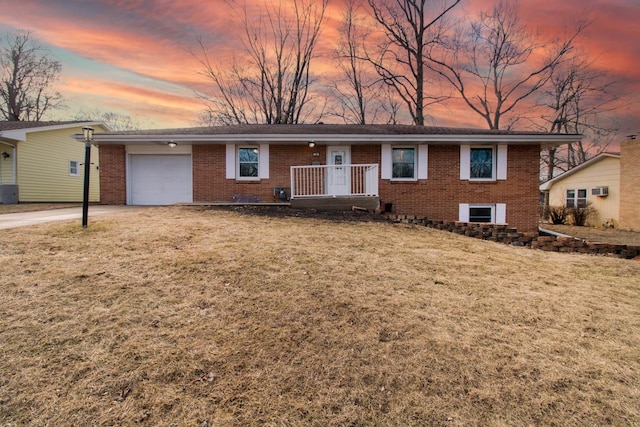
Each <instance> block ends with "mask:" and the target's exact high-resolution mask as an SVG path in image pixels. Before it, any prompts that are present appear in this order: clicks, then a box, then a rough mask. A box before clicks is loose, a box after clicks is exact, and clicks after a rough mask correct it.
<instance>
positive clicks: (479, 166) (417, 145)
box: [76, 124, 581, 231]
mask: <svg viewBox="0 0 640 427" xmlns="http://www.w3.org/2000/svg"><path fill="white" fill-rule="evenodd" d="M76 137H77V138H78V139H81V138H82V137H81V136H76ZM580 138H581V136H580V135H558V134H546V133H535V132H516V131H498V130H479V129H454V128H443V127H426V126H407V125H331V124H315V125H234V126H217V127H201V128H186V129H168V130H167V129H163V130H146V131H126V132H106V133H96V134H95V135H94V144H96V145H97V146H98V147H99V152H100V201H101V203H104V204H130V205H167V204H173V203H197V202H234V201H235V202H274V201H276V202H290V203H291V206H294V207H319V208H322V207H327V208H329V207H333V208H348V209H351V207H352V206H362V207H367V208H376V207H378V206H381V207H382V208H383V209H384V208H385V207H386V208H387V209H391V210H392V211H393V213H395V214H409V215H420V216H426V217H428V218H430V219H435V220H444V221H462V222H483V223H484V222H486V223H495V224H508V225H509V226H511V227H514V228H517V229H518V230H519V231H536V230H537V227H538V205H539V190H538V177H539V158H540V150H541V149H542V148H544V147H548V146H553V145H559V144H565V143H569V142H575V141H578V140H580Z"/></svg>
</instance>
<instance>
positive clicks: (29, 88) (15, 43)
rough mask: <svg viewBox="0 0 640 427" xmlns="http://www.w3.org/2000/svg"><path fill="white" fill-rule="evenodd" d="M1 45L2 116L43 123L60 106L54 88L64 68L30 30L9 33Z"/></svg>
mask: <svg viewBox="0 0 640 427" xmlns="http://www.w3.org/2000/svg"><path fill="white" fill-rule="evenodd" d="M2 42H3V43H2V44H1V45H0V114H2V117H3V118H4V119H6V120H35V121H37V120H40V119H41V118H42V117H43V116H44V114H45V113H46V112H47V111H49V110H52V109H55V108H57V107H59V106H60V104H61V100H62V96H61V95H60V93H58V92H55V91H54V90H53V89H52V86H53V84H54V83H55V82H56V81H57V80H58V78H59V77H60V72H61V70H62V66H61V65H60V62H59V61H57V60H55V59H53V58H52V57H51V56H50V54H49V52H48V51H47V50H46V49H45V48H44V47H43V46H41V45H40V44H39V43H37V42H36V41H35V40H34V39H33V37H32V33H31V32H30V31H17V32H16V33H15V34H9V35H7V36H6V38H5V40H2Z"/></svg>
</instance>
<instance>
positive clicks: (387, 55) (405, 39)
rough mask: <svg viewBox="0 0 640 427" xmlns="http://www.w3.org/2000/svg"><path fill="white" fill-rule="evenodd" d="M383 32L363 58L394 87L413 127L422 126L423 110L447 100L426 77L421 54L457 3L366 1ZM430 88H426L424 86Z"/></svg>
mask: <svg viewBox="0 0 640 427" xmlns="http://www.w3.org/2000/svg"><path fill="white" fill-rule="evenodd" d="M367 2H368V4H369V7H370V8H371V12H372V15H373V18H374V20H375V21H376V22H377V23H378V24H379V25H380V26H381V28H382V30H383V31H384V34H385V37H384V40H383V41H382V42H381V43H380V44H379V46H378V48H377V52H376V53H375V54H371V55H368V56H367V59H368V60H369V62H370V63H371V64H372V65H373V66H374V67H375V70H376V72H377V73H378V75H379V76H380V78H381V79H382V81H383V82H384V83H386V84H387V85H389V86H391V87H393V88H394V90H395V91H396V92H397V94H398V96H399V97H400V98H401V99H402V101H403V102H404V104H405V105H406V106H407V108H408V109H409V113H410V114H411V118H412V120H413V122H414V124H416V125H424V118H425V108H426V107H428V106H429V105H432V104H435V103H441V102H443V101H445V100H446V99H448V98H449V96H448V95H446V94H441V93H440V91H439V90H437V88H436V85H435V83H434V82H432V81H430V80H429V79H428V76H427V71H428V68H427V67H426V66H425V55H426V53H427V52H428V50H429V49H430V46H431V45H433V44H435V43H437V42H438V41H439V39H440V38H441V36H442V33H443V31H444V30H445V27H444V20H443V18H444V17H445V15H446V14H447V13H448V12H449V11H450V10H451V9H453V8H454V7H455V6H456V5H457V4H458V3H460V0H454V1H452V2H451V3H450V4H449V3H448V1H446V0H445V1H444V3H443V4H438V5H437V6H436V4H437V2H436V1H434V0H431V1H429V0H367ZM429 84H431V85H432V86H431V87H429V88H427V87H426V86H427V85H429Z"/></svg>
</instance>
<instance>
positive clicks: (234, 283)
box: [0, 207, 640, 426]
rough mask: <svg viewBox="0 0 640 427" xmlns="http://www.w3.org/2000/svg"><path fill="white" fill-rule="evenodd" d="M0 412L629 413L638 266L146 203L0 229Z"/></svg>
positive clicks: (85, 418) (81, 420) (168, 417)
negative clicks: (83, 221) (80, 218)
mask: <svg viewBox="0 0 640 427" xmlns="http://www.w3.org/2000/svg"><path fill="white" fill-rule="evenodd" d="M0 238H1V239H2V241H3V242H5V243H3V245H2V246H0V264H1V265H2V270H3V271H2V275H1V276H0V292H1V294H2V300H1V303H0V340H1V342H2V347H1V350H0V351H1V353H2V357H0V423H1V424H3V425H138V424H140V425H160V426H162V425H166V426H170V425H205V423H206V424H207V425H211V426H213V425H231V426H235V425H237V426H247V425H274V426H275V425H311V426H342V425H353V426H356V425H415V426H421V425H453V426H456V425H484V426H499V425H576V426H579V425H580V426H581V425H637V424H639V423H640V408H639V406H638V403H637V402H638V401H640V389H639V388H638V384H640V332H639V331H640V299H639V297H640V295H639V294H640V279H639V277H640V263H637V262H633V261H626V260H620V259H615V258H606V257H590V256H580V255H562V254H552V253H545V252H540V251H534V250H530V249H523V248H512V247H509V246H505V245H500V244H493V243H490V242H485V241H479V240H473V239H468V238H465V237H461V236H457V235H453V234H450V233H446V232H439V231H436V230H430V229H427V228H422V227H409V226H403V225H399V224H390V223H382V222H372V221H369V222H362V221H344V222H338V221H332V220H327V219H314V218H296V217H286V218H283V217H270V216H259V215H246V214H243V213H242V212H230V211H225V210H200V211H198V210H194V209H186V208H178V207H172V208H152V209H145V210H142V211H136V212H135V213H132V214H118V215H112V216H108V215H105V216H101V217H99V218H95V219H94V220H93V221H92V223H91V224H90V226H89V228H88V229H87V230H83V229H82V228H81V227H80V226H79V225H75V224H71V223H70V222H68V223H57V224H43V225H38V226H34V227H30V228H29V229H12V230H2V231H0Z"/></svg>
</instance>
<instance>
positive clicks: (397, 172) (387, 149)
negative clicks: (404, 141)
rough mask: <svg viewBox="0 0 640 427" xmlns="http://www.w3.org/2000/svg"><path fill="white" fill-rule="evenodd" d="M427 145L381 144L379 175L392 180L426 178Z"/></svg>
mask: <svg viewBox="0 0 640 427" xmlns="http://www.w3.org/2000/svg"><path fill="white" fill-rule="evenodd" d="M428 157H429V146H428V145H426V144H420V145H417V146H415V145H391V144H382V146H381V162H380V167H381V171H380V176H381V178H382V179H389V180H392V181H416V180H419V179H427V168H428V163H429V159H428Z"/></svg>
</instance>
